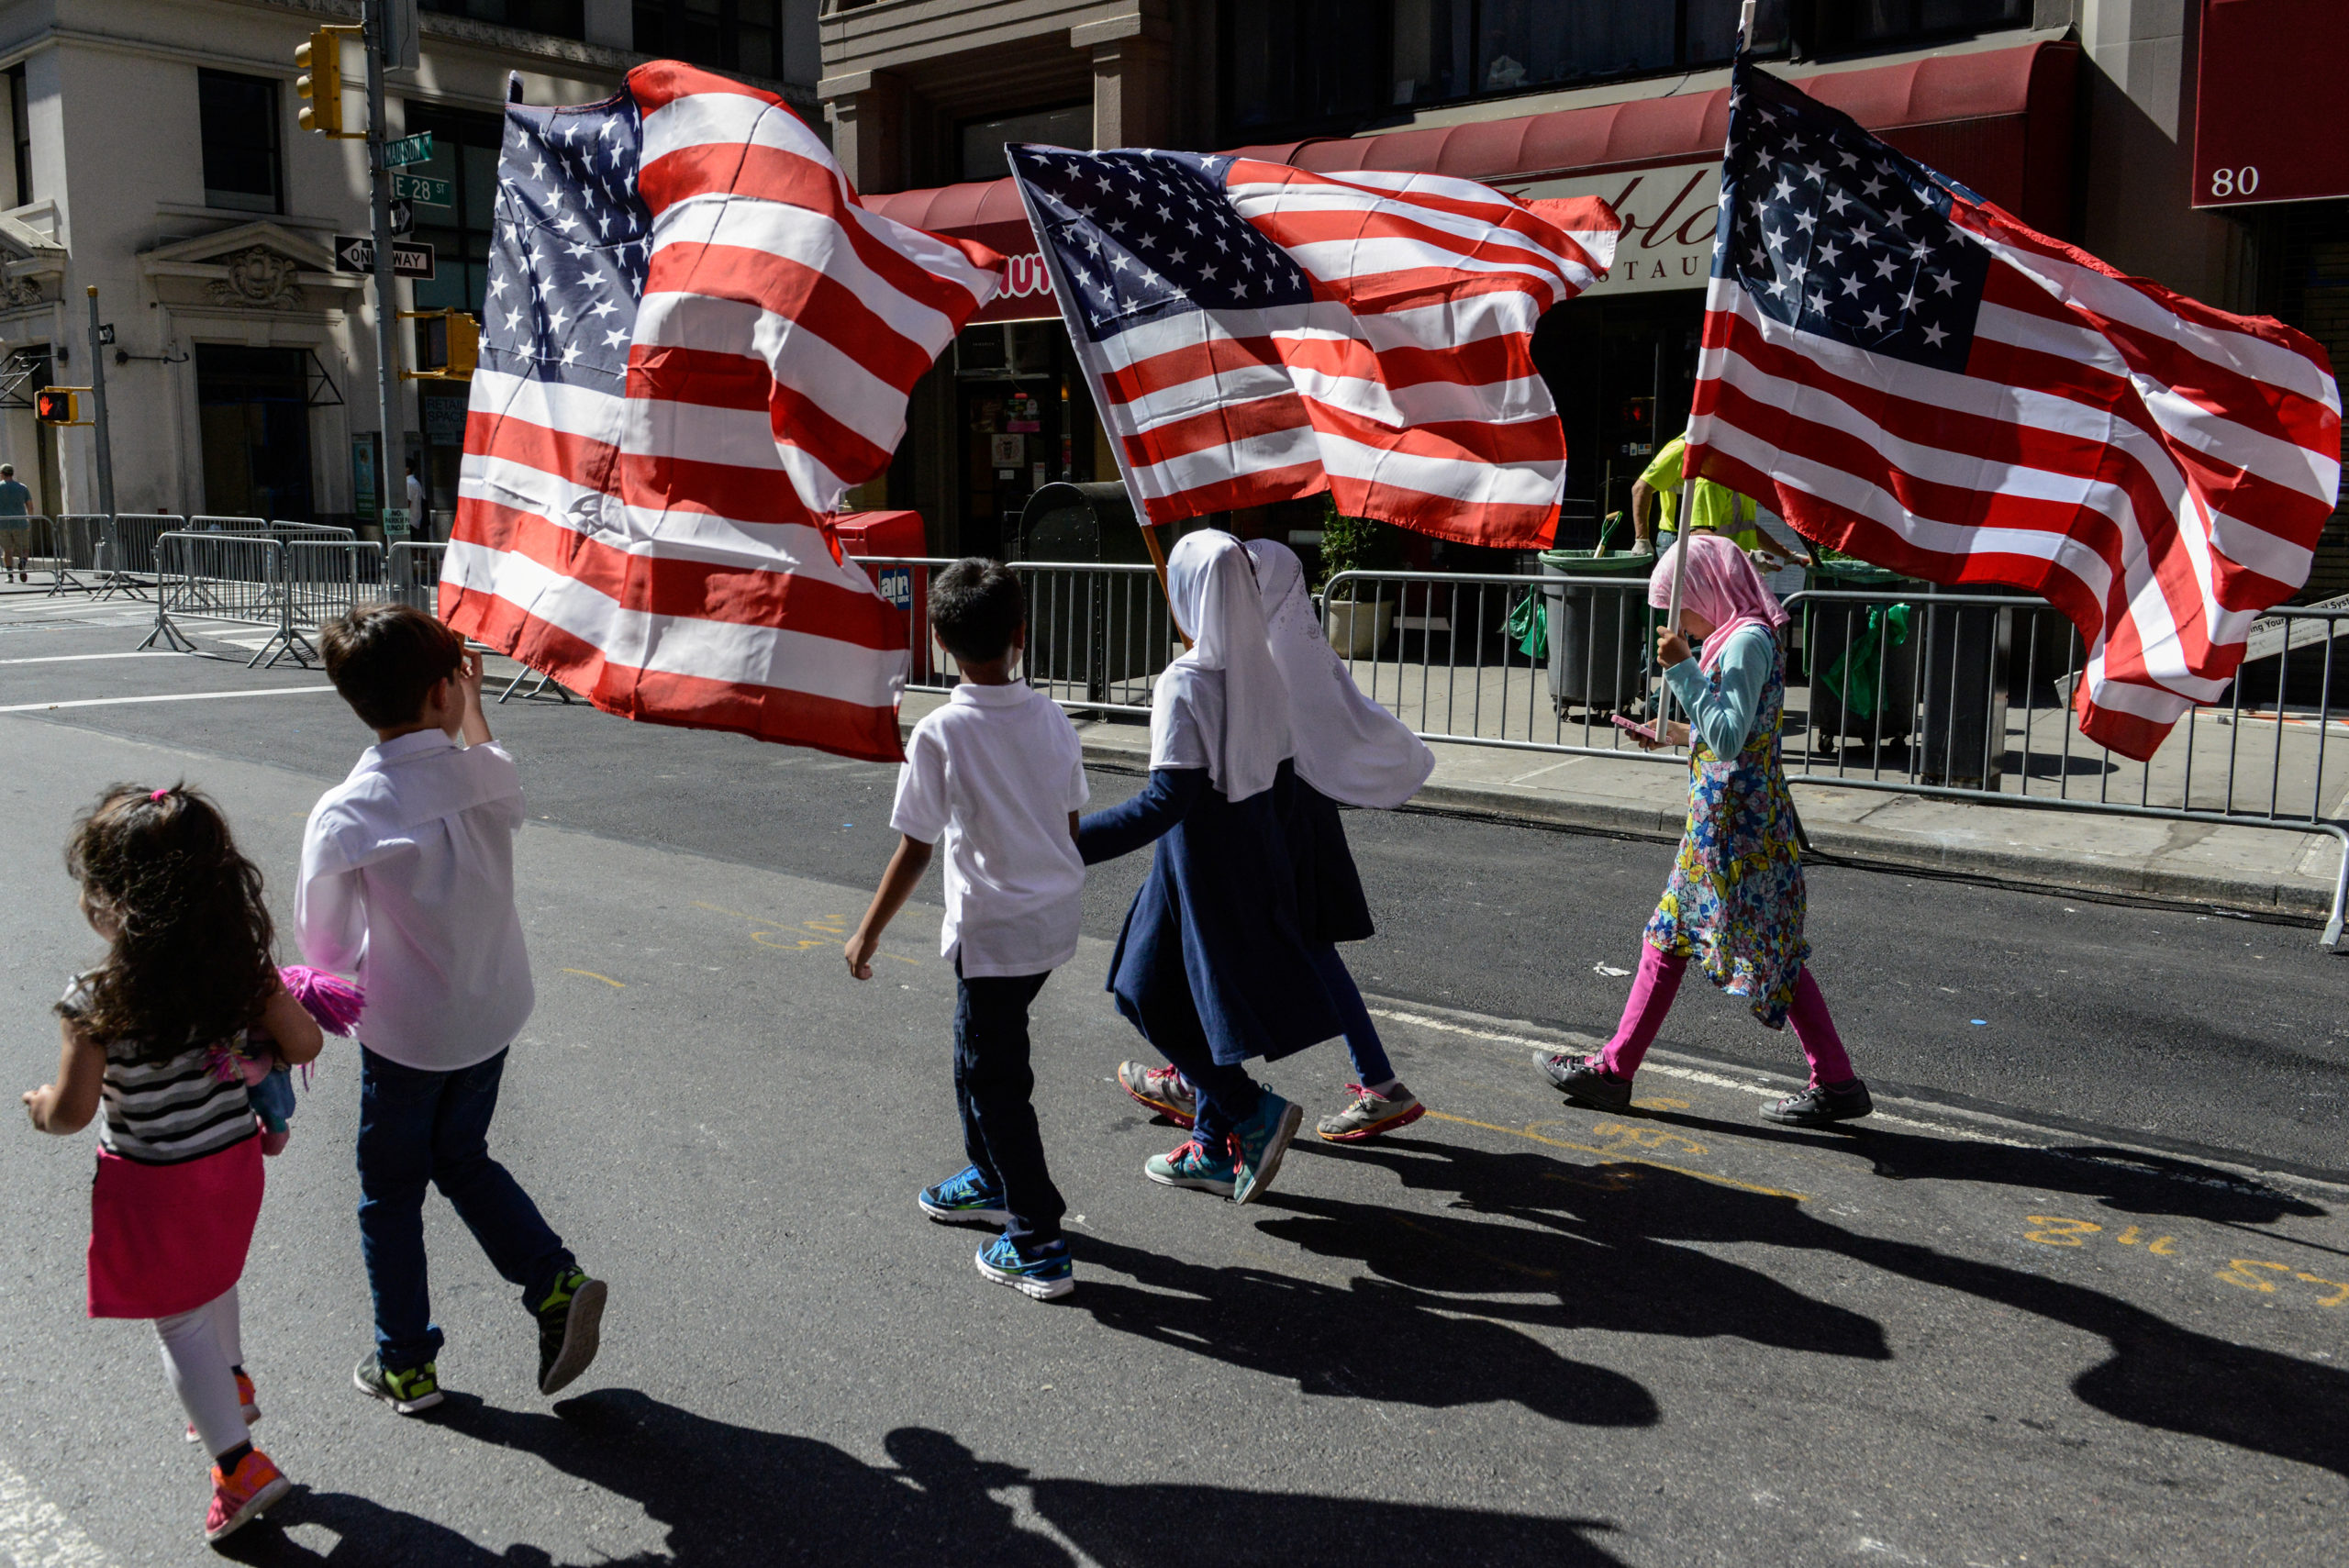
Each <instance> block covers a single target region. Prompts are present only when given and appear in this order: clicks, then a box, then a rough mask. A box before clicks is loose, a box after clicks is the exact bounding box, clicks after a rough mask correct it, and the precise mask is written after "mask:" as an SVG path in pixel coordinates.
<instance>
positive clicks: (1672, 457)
mask: <svg viewBox="0 0 2349 1568" xmlns="http://www.w3.org/2000/svg"><path fill="white" fill-rule="evenodd" d="M1687 450H1688V438H1687V436H1675V437H1673V438H1672V439H1670V440H1669V441H1666V442H1665V443H1664V450H1661V451H1659V452H1657V453H1656V454H1655V457H1654V459H1653V461H1652V462H1649V464H1648V465H1647V467H1646V468H1645V469H1643V470H1642V472H1641V473H1640V476H1639V477H1638V478H1637V479H1635V480H1633V481H1632V482H1631V532H1632V534H1633V536H1634V537H1635V538H1636V539H1638V540H1639V546H1640V548H1642V549H1648V550H1653V548H1655V535H1656V532H1657V525H1656V522H1655V519H1654V517H1653V513H1654V511H1655V510H1656V508H1657V507H1658V506H1661V507H1662V510H1663V513H1664V518H1663V525H1662V528H1663V531H1664V532H1665V533H1673V532H1676V531H1677V529H1678V528H1679V522H1678V519H1677V516H1676V514H1677V513H1678V510H1679V506H1680V482H1681V478H1682V474H1681V472H1680V460H1681V458H1682V457H1683V456H1684V455H1685V454H1686V453H1687ZM1689 509H1690V510H1691V511H1692V512H1694V513H1695V514H1696V516H1695V517H1694V519H1693V520H1692V521H1691V523H1690V525H1689V526H1690V527H1692V528H1702V529H1704V530H1705V531H1707V532H1708V533H1716V534H1719V535H1720V536H1721V538H1723V539H1728V540H1729V541H1730V542H1731V543H1732V544H1734V545H1736V546H1737V548H1738V549H1740V550H1743V551H1745V553H1746V554H1748V555H1750V556H1752V557H1753V562H1754V565H1755V566H1756V567H1758V568H1759V569H1760V570H1761V571H1762V572H1763V573H1764V574H1765V575H1767V574H1768V573H1772V572H1776V571H1777V570H1779V569H1780V568H1782V567H1784V566H1785V565H1786V564H1787V561H1788V560H1793V561H1798V562H1802V563H1804V564H1805V565H1808V564H1809V562H1810V551H1809V549H1807V548H1805V547H1804V546H1802V545H1800V544H1797V545H1795V546H1794V547H1793V548H1792V550H1788V549H1787V547H1786V546H1784V545H1782V544H1780V542H1779V541H1778V540H1777V539H1776V538H1774V537H1772V536H1771V535H1770V534H1768V533H1767V532H1765V530H1764V528H1763V527H1762V524H1761V519H1760V518H1759V517H1758V516H1757V513H1758V512H1759V511H1760V507H1759V506H1756V504H1755V503H1754V500H1753V496H1751V495H1739V494H1737V492H1735V491H1734V490H1731V489H1730V488H1729V486H1727V485H1725V484H1715V483H1713V481H1711V480H1709V479H1699V480H1698V481H1697V485H1696V493H1695V495H1693V496H1692V497H1691V502H1690V506H1689Z"/></svg>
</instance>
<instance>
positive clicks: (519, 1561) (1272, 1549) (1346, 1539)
mask: <svg viewBox="0 0 2349 1568" xmlns="http://www.w3.org/2000/svg"><path fill="white" fill-rule="evenodd" d="M440 1425H442V1426H445V1427H447V1428H449V1429H451V1430H452V1431H455V1432H460V1433H462V1434H463V1435H465V1436H467V1437H470V1438H473V1439H475V1440H479V1441H482V1442H485V1443H492V1444H495V1445H496V1446H498V1447H501V1448H510V1449H518V1450H520V1451H525V1452H528V1453H532V1454H535V1455H537V1456H538V1457H539V1458H540V1459H541V1460H543V1461H545V1462H546V1463H547V1464H548V1465H550V1466H551V1467H552V1468H553V1469H555V1470H557V1471H560V1472H562V1473H563V1474H565V1475H570V1476H574V1477H576V1478H578V1479H579V1480H582V1481H584V1482H587V1483H589V1484H590V1485H595V1486H598V1487H601V1488H603V1489H604V1490H606V1491H608V1492H611V1493H614V1494H617V1495H618V1496H624V1497H628V1498H630V1499H632V1500H634V1501H635V1502H637V1503H639V1504H640V1505H641V1506H642V1507H643V1508H644V1510H645V1512H646V1514H647V1515H649V1516H650V1517H651V1518H653V1519H655V1520H657V1521H658V1522H660V1523H661V1524H662V1525H664V1526H666V1527H667V1529H668V1540H667V1542H666V1550H665V1551H662V1552H660V1553H658V1554H651V1553H647V1554H640V1555H639V1556H636V1557H632V1558H618V1559H614V1558H602V1559H598V1561H599V1562H604V1563H607V1564H608V1563H619V1564H640V1565H642V1568H652V1565H653V1564H663V1565H672V1568H736V1565H740V1568H767V1565H769V1564H776V1563H798V1562H822V1563H826V1564H836V1563H857V1564H863V1563H907V1564H932V1563H934V1564H940V1565H946V1564H952V1565H954V1568H963V1565H964V1564H990V1565H992V1564H1001V1565H1004V1568H1074V1564H1075V1562H1076V1561H1077V1560H1076V1558H1075V1557H1074V1556H1073V1555H1072V1554H1071V1553H1070V1551H1068V1550H1067V1546H1066V1545H1065V1544H1063V1540H1064V1541H1065V1542H1069V1543H1074V1545H1075V1546H1076V1547H1077V1548H1078V1550H1079V1551H1083V1552H1084V1553H1085V1555H1086V1556H1087V1557H1089V1558H1091V1559H1092V1560H1093V1561H1094V1562H1097V1563H1100V1564H1102V1568H1157V1565H1159V1564H1162V1563H1163V1562H1165V1561H1167V1557H1168V1553H1169V1551H1170V1542H1173V1541H1180V1542H1183V1543H1186V1544H1185V1546H1184V1548H1183V1550H1184V1551H1185V1552H1186V1553H1191V1554H1197V1555H1201V1556H1202V1557H1203V1558H1204V1559H1206V1560H1209V1561H1213V1562H1219V1563H1231V1564H1264V1565H1266V1568H1272V1565H1275V1564H1278V1565H1281V1568H1286V1565H1287V1564H1290V1563H1294V1562H1330V1561H1344V1560H1350V1559H1354V1558H1357V1557H1358V1558H1360V1559H1362V1560H1364V1561H1370V1560H1373V1559H1374V1558H1376V1557H1385V1556H1390V1555H1397V1554H1399V1560H1402V1561H1413V1560H1418V1561H1436V1560H1448V1561H1452V1562H1480V1563H1484V1562H1490V1563H1519V1562H1522V1563H1526V1564H1529V1565H1530V1564H1541V1565H1542V1568H1603V1565H1607V1564H1612V1563H1614V1562H1617V1561H1618V1560H1617V1559H1616V1558H1614V1557H1613V1556H1611V1555H1609V1554H1608V1553H1607V1552H1605V1551H1601V1550H1600V1549H1599V1548H1598V1547H1597V1546H1594V1545H1593V1544H1591V1542H1590V1540H1588V1539H1587V1538H1588V1537H1590V1536H1592V1535H1594V1534H1603V1533H1605V1532H1606V1531H1607V1530H1608V1529H1609V1528H1610V1527H1609V1526H1608V1525H1606V1524H1604V1523H1600V1522H1597V1521H1590V1520H1577V1519H1545V1518H1534V1517H1532V1516H1529V1515H1522V1514H1497V1513H1486V1512H1480V1511H1477V1510H1475V1509H1470V1508H1444V1507H1419V1506H1416V1505H1411V1504H1402V1503H1386V1502H1377V1501H1365V1500H1363V1499H1360V1498H1353V1497H1321V1496H1303V1495H1298V1494H1292V1493H1278V1492H1245V1491H1239V1490H1235V1489H1231V1488H1226V1487H1217V1486H1186V1485H1174V1484H1168V1485H1143V1486H1117V1485H1100V1484H1097V1483H1093V1482H1087V1481H1074V1480H1052V1479H1049V1478H1038V1477H1036V1476H1033V1475H1030V1473H1028V1472H1027V1471H1026V1470H1024V1469H1022V1468H1020V1467H1019V1466H1017V1465H1011V1464H998V1463H992V1462H986V1461H983V1460H980V1459H978V1458H977V1457H975V1456H974V1454H973V1453H972V1452H971V1451H970V1450H969V1449H967V1448H965V1447H964V1446H963V1444H962V1442H961V1441H959V1440H956V1439H954V1438H952V1437H950V1436H948V1435H947V1434H946V1433H943V1432H939V1431H932V1430H930V1429H926V1428H921V1427H901V1428H899V1429H896V1430H895V1431H893V1432H891V1433H890V1434H889V1435H888V1437H887V1438H886V1439H885V1447H886V1449H887V1451H888V1453H889V1457H890V1458H891V1459H892V1460H894V1461H895V1464H894V1465H873V1464H867V1463H865V1462H863V1461H862V1460H859V1459H856V1458H854V1457H853V1456H852V1455H850V1454H847V1453H844V1452H842V1451H841V1450H839V1449H836V1448H834V1447H832V1446H831V1445H829V1444H828V1443H822V1442H818V1441H816V1440H813V1439H809V1438H796V1437H790V1436H786V1435H784V1434H782V1433H777V1432H768V1431H761V1430H759V1429H755V1428H750V1427H738V1426H734V1425H731V1424H729V1423H728V1422H724V1421H716V1420H711V1419H708V1418H705V1417H701V1416H696V1415H695V1414H693V1413H692V1412H691V1411H687V1410H682V1409H679V1408H678V1407H675V1406H674V1405H664V1404H662V1403H661V1402H660V1401H659V1400H656V1399H652V1398H649V1397H647V1396H644V1395H642V1394H639V1393H637V1392H635V1391H633V1390H630V1389H602V1390H598V1391H596V1393H593V1394H589V1395H585V1396H582V1397H580V1398H576V1399H567V1400H564V1401H563V1402H562V1403H561V1404H559V1405H557V1406H556V1407H555V1414H553V1415H546V1414H542V1413H538V1412H529V1413H524V1412H517V1411H508V1410H498V1409H494V1408H491V1407H487V1406H484V1405H483V1404H482V1403H481V1402H480V1401H478V1400H476V1399H471V1398H459V1397H454V1396H452V1397H451V1400H450V1401H449V1403H448V1404H446V1405H444V1406H442V1407H441V1415H440ZM1006 1488H1025V1489H1026V1490H1027V1491H1028V1493H1029V1496H1030V1498H1031V1499H1032V1501H1033V1506H1034V1509H1035V1512H1036V1514H1037V1515H1040V1516H1041V1518H1043V1519H1045V1520H1047V1521H1049V1523H1050V1525H1051V1526H1052V1530H1054V1531H1057V1532H1059V1535H1060V1536H1061V1537H1062V1538H1063V1539H1060V1540H1056V1539H1055V1538H1054V1536H1053V1534H1052V1533H1050V1532H1048V1531H1045V1530H1040V1529H1034V1528H1030V1527H1028V1526H1026V1525H1024V1524H1023V1523H1022V1522H1021V1520H1020V1518H1019V1516H1018V1515H1017V1514H1016V1513H1015V1511H1014V1508H1013V1507H1012V1506H1011V1504H1010V1503H1008V1502H1006V1501H1004V1500H1002V1499H1001V1498H999V1497H998V1496H996V1495H995V1494H996V1493H997V1492H1000V1491H1002V1490H1003V1489H1006ZM313 1524H315V1525H321V1526H324V1527H325V1528H326V1529H328V1530H330V1531H332V1532H333V1533H335V1534H336V1535H337V1536H339V1537H340V1541H339V1543H338V1544H337V1545H336V1546H334V1547H333V1548H331V1549H330V1550H328V1551H326V1552H324V1553H319V1552H316V1551H311V1550H310V1549H309V1548H308V1547H307V1546H306V1545H305V1544H303V1543H302V1542H299V1541H296V1540H293V1539H292V1538H290V1537H289V1536H288V1535H287V1534H286V1533H285V1530H286V1528H288V1527H296V1528H298V1527H301V1526H306V1525H313ZM223 1545H224V1547H225V1548H227V1549H228V1551H227V1552H226V1554H227V1555H228V1556H229V1557H231V1558H232V1559H234V1560H235V1561H238V1562H250V1563H257V1564H275V1563H284V1564H296V1563H332V1564H336V1565H338V1568H361V1565H363V1568H376V1565H379V1564H380V1565H385V1568H389V1565H393V1564H409V1563H414V1564H417V1565H419V1568H423V1565H428V1564H429V1568H493V1565H507V1568H540V1565H549V1568H551V1563H552V1559H551V1557H550V1556H549V1555H548V1554H547V1553H546V1552H545V1551H542V1550H540V1549H539V1548H537V1547H535V1546H516V1547H511V1548H508V1549H507V1551H505V1552H502V1553H500V1552H493V1551H489V1550H488V1549H487V1548H485V1547H484V1546H482V1545H480V1544H479V1543H478V1542H475V1541H473V1540H467V1539H466V1538H465V1537H464V1536H463V1535H462V1534H459V1533H458V1532H456V1531H454V1530H451V1529H446V1528H444V1527H442V1526H440V1525H438V1524H435V1523H432V1522H430V1521H429V1520H426V1519H422V1518H416V1517H415V1516H413V1515H408V1514H401V1513H397V1512H395V1511H393V1510H390V1509H386V1508H383V1507H377V1506H376V1505H374V1504H372V1503H369V1502H366V1501H365V1500H364V1499H362V1498H357V1497H351V1496H343V1495H340V1494H335V1493H315V1492H314V1493H306V1494H302V1495H300V1496H297V1498H296V1499H295V1500H294V1501H291V1502H288V1503H286V1504H284V1505H282V1506H281V1507H280V1508H279V1509H278V1512H277V1514H276V1515H275V1516H273V1518H271V1519H270V1520H268V1521H265V1522H263V1523H262V1524H258V1525H253V1526H250V1527H248V1528H247V1529H245V1530H244V1531H243V1532H242V1533H241V1534H239V1535H238V1536H235V1537H232V1538H230V1540H228V1541H227V1542H224V1543H223Z"/></svg>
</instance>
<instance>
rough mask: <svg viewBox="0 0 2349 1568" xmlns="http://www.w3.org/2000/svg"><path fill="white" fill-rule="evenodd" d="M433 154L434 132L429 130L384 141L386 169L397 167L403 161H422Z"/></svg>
mask: <svg viewBox="0 0 2349 1568" xmlns="http://www.w3.org/2000/svg"><path fill="white" fill-rule="evenodd" d="M431 156H432V133H431V132H430V131H429V130H420V131H417V133H416V134H415V135H414V136H404V137H402V138H400V139H398V140H397V141H387V142H385V143H384V167H385V168H386V169H396V168H398V167H399V166H400V165H402V164H403V163H421V162H423V161H425V160H426V159H428V158H429V157H431Z"/></svg>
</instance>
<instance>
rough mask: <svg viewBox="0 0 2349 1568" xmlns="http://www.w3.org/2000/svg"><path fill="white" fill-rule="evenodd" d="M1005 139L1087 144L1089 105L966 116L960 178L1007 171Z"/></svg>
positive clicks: (985, 177) (1090, 142) (986, 176)
mask: <svg viewBox="0 0 2349 1568" xmlns="http://www.w3.org/2000/svg"><path fill="white" fill-rule="evenodd" d="M1007 141H1031V142H1035V143H1037V144H1038V145H1040V146H1044V147H1074V148H1089V147H1091V146H1092V145H1093V106H1092V105H1091V104H1089V103H1085V104H1071V105H1070V106H1067V107H1066V108H1060V109H1037V110H1035V111H1033V112H1031V113H1029V114H1024V115H999V116H997V117H995V118H994V119H985V120H966V121H964V122H963V172H962V173H961V175H960V176H958V177H959V178H961V179H964V180H1000V179H1002V178H1003V177H1004V176H1005V175H1006V174H1008V173H1010V172H1011V162H1010V161H1009V160H1008V159H1007V158H1005V157H1004V155H1003V144H1004V143H1005V142H1007Z"/></svg>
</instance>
